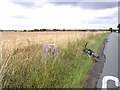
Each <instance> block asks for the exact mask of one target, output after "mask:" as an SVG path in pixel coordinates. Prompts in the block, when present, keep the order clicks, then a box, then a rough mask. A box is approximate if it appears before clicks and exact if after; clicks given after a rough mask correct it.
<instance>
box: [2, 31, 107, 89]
mask: <svg viewBox="0 0 120 90" xmlns="http://www.w3.org/2000/svg"><path fill="white" fill-rule="evenodd" d="M0 35H1V37H2V40H1V47H2V50H0V51H1V52H2V56H1V57H2V58H1V59H2V60H1V69H0V73H1V75H2V87H3V88H9V87H10V88H13V87H19V88H69V87H70V88H83V87H84V86H85V84H86V80H87V78H88V76H89V72H90V71H91V70H92V66H93V64H94V61H93V60H92V58H90V57H88V56H87V55H85V54H84V53H83V52H82V50H83V48H84V44H85V42H87V41H88V42H89V45H88V47H90V48H91V49H93V50H94V51H95V52H98V49H99V47H100V45H101V44H102V43H103V40H104V39H105V37H106V36H107V35H108V33H107V32H2V33H1V34H0ZM53 43H54V44H56V45H58V47H59V55H58V58H57V60H56V61H54V60H53V58H50V60H47V61H46V63H44V62H42V61H41V58H42V46H43V45H45V44H53Z"/></svg>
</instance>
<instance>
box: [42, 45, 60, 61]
mask: <svg viewBox="0 0 120 90" xmlns="http://www.w3.org/2000/svg"><path fill="white" fill-rule="evenodd" d="M42 52H43V53H42V60H47V59H49V58H50V57H51V56H53V57H54V60H56V59H57V57H58V46H57V45H56V44H45V45H43V51H42Z"/></svg>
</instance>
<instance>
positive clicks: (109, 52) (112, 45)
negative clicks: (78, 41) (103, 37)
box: [97, 32, 120, 88]
mask: <svg viewBox="0 0 120 90" xmlns="http://www.w3.org/2000/svg"><path fill="white" fill-rule="evenodd" d="M107 39H108V42H107V43H106V45H105V49H104V54H105V57H106V60H105V63H104V67H103V71H102V73H101V74H100V78H99V80H98V83H97V88H101V87H102V79H103V77H104V76H115V77H117V78H118V49H119V48H118V45H120V35H119V34H118V33H115V32H113V33H111V34H109V36H108V37H107ZM119 79H120V78H119ZM107 88H117V87H116V86H115V83H114V81H112V80H111V81H108V83H107Z"/></svg>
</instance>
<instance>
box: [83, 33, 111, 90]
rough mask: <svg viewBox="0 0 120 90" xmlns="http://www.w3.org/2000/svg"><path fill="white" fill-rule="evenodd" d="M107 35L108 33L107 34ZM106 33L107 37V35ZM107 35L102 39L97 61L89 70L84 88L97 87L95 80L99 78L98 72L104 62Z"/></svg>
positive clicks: (100, 70)
mask: <svg viewBox="0 0 120 90" xmlns="http://www.w3.org/2000/svg"><path fill="white" fill-rule="evenodd" d="M108 35H109V34H108ZM108 35H107V37H108ZM107 37H106V38H105V39H104V41H103V43H102V44H101V46H100V47H99V51H98V55H99V59H98V62H97V63H96V62H95V63H94V65H93V69H92V70H91V71H90V74H89V77H88V79H87V81H86V85H85V88H97V82H98V80H99V77H100V74H101V73H102V70H103V67H104V62H105V59H106V57H105V55H104V48H105V45H106V43H107V40H108V39H107Z"/></svg>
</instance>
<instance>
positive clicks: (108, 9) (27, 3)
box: [0, 0, 118, 30]
mask: <svg viewBox="0 0 120 90" xmlns="http://www.w3.org/2000/svg"><path fill="white" fill-rule="evenodd" d="M74 1H75V0H74ZM85 1H86V2H85ZM104 1H105V0H104ZM110 1H112V0H110ZM0 12H1V13H0V29H5V30H6V29H9V30H10V29H11V30H13V29H17V30H21V29H22V30H24V29H27V30H28V29H35V28H38V29H41V28H46V29H55V28H56V29H63V28H66V29H105V28H106V29H108V28H110V27H112V28H115V29H116V28H117V24H118V2H117V0H114V2H109V0H106V2H102V1H101V2H94V1H92V2H90V1H89V2H88V0H84V2H83V0H81V1H79V2H78V1H77V2H63V1H61V2H57V1H49V2H48V0H46V1H45V0H1V1H0Z"/></svg>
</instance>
